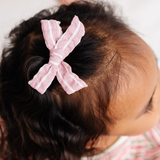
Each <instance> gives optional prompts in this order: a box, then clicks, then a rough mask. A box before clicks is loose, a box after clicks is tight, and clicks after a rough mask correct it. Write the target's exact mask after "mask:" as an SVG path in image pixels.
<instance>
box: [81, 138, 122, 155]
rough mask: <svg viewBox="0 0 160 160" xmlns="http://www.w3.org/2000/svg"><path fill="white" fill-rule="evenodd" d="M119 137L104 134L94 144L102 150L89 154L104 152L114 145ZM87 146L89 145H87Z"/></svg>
mask: <svg viewBox="0 0 160 160" xmlns="http://www.w3.org/2000/svg"><path fill="white" fill-rule="evenodd" d="M118 139H119V136H103V137H102V136H101V137H100V138H99V140H98V141H97V142H96V143H95V144H94V145H93V147H95V148H98V149H101V151H95V153H94V154H92V155H88V156H94V155H97V154H100V153H102V152H104V151H105V150H106V149H108V148H109V147H110V146H112V145H113V144H114V143H115V142H116V141H117V140H118ZM86 148H88V147H87V146H86ZM83 156H86V155H83Z"/></svg>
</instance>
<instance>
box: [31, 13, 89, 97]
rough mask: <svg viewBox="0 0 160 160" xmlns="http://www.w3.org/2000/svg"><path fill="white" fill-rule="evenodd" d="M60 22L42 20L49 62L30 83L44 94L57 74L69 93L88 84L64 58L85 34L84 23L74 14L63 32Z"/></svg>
mask: <svg viewBox="0 0 160 160" xmlns="http://www.w3.org/2000/svg"><path fill="white" fill-rule="evenodd" d="M59 24H60V22H58V21H56V20H42V21H41V25H42V32H43V37H44V39H45V43H46V46H47V48H48V49H49V51H50V58H49V62H48V64H45V65H44V66H42V67H41V68H40V70H39V71H38V73H37V74H36V75H35V76H34V77H33V79H32V80H30V81H29V82H28V84H29V85H30V86H31V87H32V88H34V89H36V90H37V91H38V92H39V93H41V94H43V93H44V92H45V91H46V90H47V88H48V87H49V86H50V85H51V83H52V81H53V79H54V78H55V76H57V79H58V81H59V83H60V84H61V85H62V87H63V89H64V90H65V91H66V92H67V94H72V93H74V92H76V91H78V90H80V89H82V88H84V87H87V84H86V83H85V82H84V81H83V80H81V79H80V78H79V77H78V76H77V75H76V74H74V73H73V72H72V69H71V67H70V66H69V65H68V64H67V63H66V62H64V61H63V60H64V59H65V58H66V57H67V56H68V55H69V53H71V52H72V51H73V49H74V48H75V47H76V46H77V45H78V43H79V42H80V41H81V38H82V36H84V33H85V29H84V25H83V24H82V23H81V22H80V20H79V19H78V17H77V16H74V18H73V20H72V22H71V25H70V26H69V27H68V29H67V30H66V32H65V33H64V34H63V33H62V29H61V27H60V25H59Z"/></svg>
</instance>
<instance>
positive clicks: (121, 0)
mask: <svg viewBox="0 0 160 160" xmlns="http://www.w3.org/2000/svg"><path fill="white" fill-rule="evenodd" d="M104 1H105V0H104ZM109 1H111V2H114V3H116V4H118V6H119V7H118V9H119V11H122V13H121V14H122V16H123V17H124V19H125V20H126V21H127V23H128V24H129V25H130V26H131V28H133V29H134V30H135V31H136V33H137V34H139V35H140V36H141V37H142V38H143V39H144V40H145V41H146V42H147V43H148V44H149V45H150V47H151V48H152V50H153V51H154V52H155V54H156V56H157V58H158V59H159V66H160V0H109ZM58 5H59V3H58V0H0V51H1V49H2V46H3V44H4V37H5V36H6V35H7V33H8V32H9V31H10V30H11V29H12V28H13V27H14V26H15V25H17V24H19V22H20V21H21V20H22V19H27V18H29V17H31V16H33V15H34V14H35V13H37V12H39V11H40V10H42V9H44V8H48V7H51V6H58Z"/></svg>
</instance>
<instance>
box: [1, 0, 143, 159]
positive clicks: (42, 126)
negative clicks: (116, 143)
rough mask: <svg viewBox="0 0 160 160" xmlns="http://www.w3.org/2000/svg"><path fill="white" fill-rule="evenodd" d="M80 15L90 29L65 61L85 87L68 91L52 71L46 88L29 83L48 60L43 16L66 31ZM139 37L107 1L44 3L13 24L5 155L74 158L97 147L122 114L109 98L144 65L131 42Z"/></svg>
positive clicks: (4, 86)
mask: <svg viewBox="0 0 160 160" xmlns="http://www.w3.org/2000/svg"><path fill="white" fill-rule="evenodd" d="M75 16H77V18H78V19H79V21H80V22H81V23H82V24H83V25H84V30H85V33H84V35H82V36H81V38H80V39H81V40H79V43H77V45H75V46H74V48H73V49H72V50H71V52H70V53H68V56H66V57H65V58H64V60H63V61H64V62H65V63H67V64H68V65H69V66H70V67H71V69H72V73H74V74H75V75H76V76H77V77H78V78H79V79H80V80H82V81H83V82H84V84H85V87H84V88H81V89H79V90H77V91H76V92H74V93H72V94H67V93H66V91H65V90H64V88H63V87H62V85H61V84H60V83H59V81H58V80H57V76H55V77H54V79H53V80H52V81H51V83H50V84H49V86H48V88H47V89H46V91H45V92H44V93H43V94H41V93H39V92H38V91H37V90H36V89H34V88H32V87H31V86H30V85H29V84H28V83H29V81H30V80H31V79H32V78H33V77H34V76H35V75H36V74H37V72H38V71H39V69H40V68H41V67H42V66H44V65H45V64H48V62H49V58H50V51H49V49H48V48H47V44H46V43H45V40H44V36H43V33H42V27H41V20H55V21H59V22H60V24H59V26H60V27H61V28H62V32H63V33H65V32H66V30H67V29H68V28H69V26H70V25H71V22H72V20H73V18H74V17H75ZM134 36H135V34H134V33H133V32H132V31H131V30H130V29H129V27H128V26H127V25H126V24H125V23H124V22H123V21H122V20H121V19H120V18H119V17H117V16H116V15H115V14H114V7H112V6H111V5H109V4H105V3H102V2H87V1H78V2H74V3H72V4H70V5H68V6H66V5H62V6H60V7H59V8H58V10H55V8H53V9H51V8H50V9H46V10H43V11H41V12H39V13H38V14H36V15H35V16H33V17H32V18H30V19H28V20H24V21H23V22H21V23H20V24H19V25H18V26H16V27H15V28H14V29H13V30H12V31H11V32H10V33H9V39H10V44H9V45H7V46H5V47H4V49H3V53H2V60H1V65H0V101H1V106H0V115H1V118H2V119H3V120H4V122H5V124H6V128H5V131H3V134H2V140H1V155H2V157H7V158H8V160H9V159H10V160H12V159H14V160H15V159H21V160H28V159H29V158H31V159H33V160H44V159H45V158H48V159H49V160H52V159H53V160H71V159H72V160H76V159H80V158H81V157H82V156H83V155H92V153H94V150H98V148H94V147H93V145H94V143H95V142H96V140H97V139H98V137H100V136H101V135H109V131H110V128H111V127H112V125H114V123H115V122H116V121H117V120H118V119H119V118H120V117H121V115H120V114H119V112H118V110H117V112H116V110H115V111H113V109H112V108H111V107H110V103H111V102H112V100H113V99H116V96H120V95H119V91H120V89H121V88H123V86H127V84H128V83H129V75H130V74H134V71H133V70H135V69H136V68H138V69H141V66H140V64H139V63H138V62H136V61H135V60H136V59H137V58H139V59H140V58H143V56H142V55H141V54H140V53H139V52H138V49H137V46H136V45H135V44H134V43H132V42H131V41H130V40H129V39H130V37H134ZM65 43H66V42H65ZM115 112H116V113H115ZM106 143H107V142H106ZM88 144H89V146H90V147H88V148H87V147H86V146H87V145H88ZM2 148H3V150H2ZM7 158H6V159H7Z"/></svg>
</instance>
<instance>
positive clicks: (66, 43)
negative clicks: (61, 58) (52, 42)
mask: <svg viewBox="0 0 160 160" xmlns="http://www.w3.org/2000/svg"><path fill="white" fill-rule="evenodd" d="M79 27H80V22H79V23H78V27H77V29H76V30H75V32H74V33H73V35H72V37H71V38H70V39H69V41H68V42H67V43H66V45H65V46H64V47H63V49H62V51H63V50H65V48H66V47H67V46H68V44H69V43H70V42H71V40H72V39H73V38H74V36H75V34H76V33H77V31H78V30H79Z"/></svg>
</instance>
